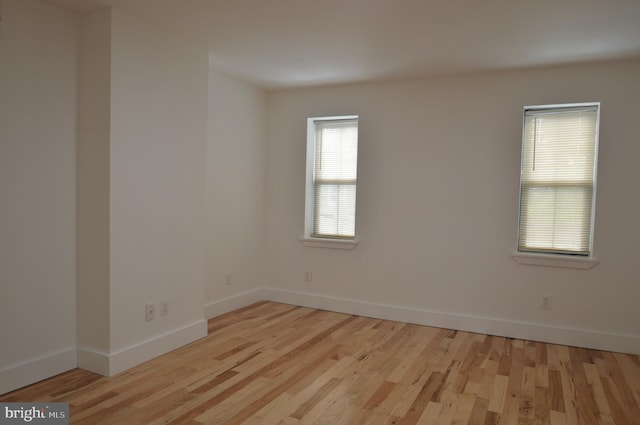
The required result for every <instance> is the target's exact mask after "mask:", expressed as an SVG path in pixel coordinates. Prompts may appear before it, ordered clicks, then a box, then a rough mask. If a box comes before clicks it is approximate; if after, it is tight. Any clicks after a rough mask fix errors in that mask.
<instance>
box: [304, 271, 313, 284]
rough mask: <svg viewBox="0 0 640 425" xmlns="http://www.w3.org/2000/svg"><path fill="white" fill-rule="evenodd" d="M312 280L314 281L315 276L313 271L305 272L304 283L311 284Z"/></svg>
mask: <svg viewBox="0 0 640 425" xmlns="http://www.w3.org/2000/svg"><path fill="white" fill-rule="evenodd" d="M312 279H313V275H312V274H311V269H309V270H307V271H305V272H304V281H305V282H311V280H312Z"/></svg>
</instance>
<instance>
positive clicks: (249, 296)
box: [204, 288, 265, 319]
mask: <svg viewBox="0 0 640 425" xmlns="http://www.w3.org/2000/svg"><path fill="white" fill-rule="evenodd" d="M264 299H265V298H264V288H259V289H254V290H251V291H247V292H242V293H240V294H237V295H233V296H231V297H227V298H223V299H221V300H217V301H214V302H211V303H208V304H205V306H204V317H205V319H211V318H213V317H217V316H220V315H221V314H225V313H229V312H230V311H233V310H237V309H239V308H242V307H246V306H248V305H251V304H253V303H257V302H259V301H263V300H264Z"/></svg>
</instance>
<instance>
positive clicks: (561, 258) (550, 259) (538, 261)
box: [511, 252, 600, 270]
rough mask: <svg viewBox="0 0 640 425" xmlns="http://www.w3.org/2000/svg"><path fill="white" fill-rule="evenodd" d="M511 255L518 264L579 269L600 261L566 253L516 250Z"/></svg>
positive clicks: (592, 265)
mask: <svg viewBox="0 0 640 425" xmlns="http://www.w3.org/2000/svg"><path fill="white" fill-rule="evenodd" d="M511 256H512V257H513V259H514V260H515V261H516V262H517V263H519V264H527V265H530V266H544V267H561V268H568V269H580V270H589V269H591V268H593V267H595V266H596V265H597V264H598V263H600V262H599V261H598V260H597V259H595V258H593V257H571V256H566V255H553V254H534V253H528V252H516V253H514V254H512V255H511Z"/></svg>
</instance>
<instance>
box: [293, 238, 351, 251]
mask: <svg viewBox="0 0 640 425" xmlns="http://www.w3.org/2000/svg"><path fill="white" fill-rule="evenodd" d="M300 242H302V245H304V246H310V247H313V248H331V249H353V248H355V247H356V245H358V241H357V240H356V239H353V240H343V239H323V238H302V239H300Z"/></svg>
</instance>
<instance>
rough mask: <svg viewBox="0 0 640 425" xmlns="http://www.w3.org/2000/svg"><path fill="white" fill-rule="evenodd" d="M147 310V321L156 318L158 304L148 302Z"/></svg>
mask: <svg viewBox="0 0 640 425" xmlns="http://www.w3.org/2000/svg"><path fill="white" fill-rule="evenodd" d="M146 312H147V322H149V321H151V320H153V319H155V318H156V305H155V304H147V306H146Z"/></svg>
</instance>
